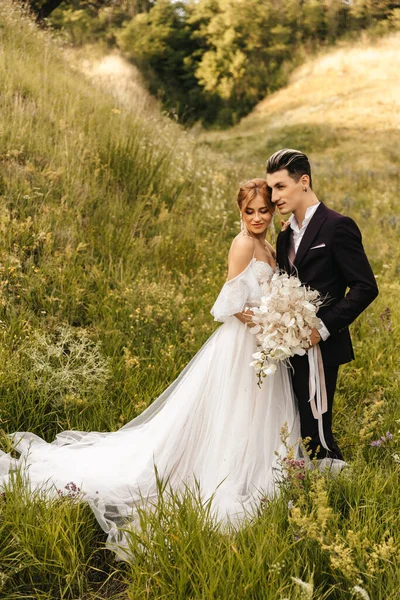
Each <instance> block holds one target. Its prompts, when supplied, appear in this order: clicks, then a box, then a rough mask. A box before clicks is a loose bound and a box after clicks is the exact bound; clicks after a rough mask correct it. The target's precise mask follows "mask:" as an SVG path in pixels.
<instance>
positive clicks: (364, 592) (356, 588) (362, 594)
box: [352, 585, 371, 600]
mask: <svg viewBox="0 0 400 600" xmlns="http://www.w3.org/2000/svg"><path fill="white" fill-rule="evenodd" d="M352 591H353V592H354V593H355V594H358V596H360V598H363V600H371V599H370V597H369V594H368V592H367V590H364V588H362V587H361V586H359V585H355V586H354V587H353V590H352Z"/></svg>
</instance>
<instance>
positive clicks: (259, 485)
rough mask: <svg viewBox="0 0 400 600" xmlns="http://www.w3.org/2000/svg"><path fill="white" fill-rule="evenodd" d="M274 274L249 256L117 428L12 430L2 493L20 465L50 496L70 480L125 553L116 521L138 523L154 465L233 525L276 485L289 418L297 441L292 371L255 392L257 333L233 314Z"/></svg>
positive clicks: (151, 489) (2, 465) (0, 458)
mask: <svg viewBox="0 0 400 600" xmlns="http://www.w3.org/2000/svg"><path fill="white" fill-rule="evenodd" d="M272 274H273V269H272V268H271V267H270V266H269V265H268V264H267V263H265V262H261V261H258V260H256V259H255V258H253V259H252V260H251V262H250V263H249V265H248V266H247V268H246V269H245V270H244V271H243V272H242V273H241V274H240V275H238V276H237V277H235V278H234V279H232V280H230V281H228V282H226V283H225V285H224V286H223V288H222V290H221V292H220V294H219V296H218V298H217V300H216V302H215V304H214V306H213V308H212V311H211V312H212V314H213V316H214V317H215V320H217V321H222V322H223V325H221V327H219V328H218V329H217V330H216V331H215V332H214V333H213V334H212V335H211V337H210V338H209V339H208V341H207V342H206V343H205V344H204V346H203V347H202V348H201V349H200V351H199V352H198V353H197V354H196V355H195V356H194V358H193V359H192V360H191V361H190V363H189V364H188V365H187V366H186V368H185V369H184V370H183V371H182V373H181V374H180V375H179V377H178V378H177V379H176V380H175V381H174V382H173V383H172V384H171V385H170V386H169V387H168V388H167V389H166V390H165V391H164V392H163V393H162V394H161V396H160V397H159V398H157V399H156V400H155V401H154V402H153V403H152V404H151V405H150V406H149V408H148V409H147V410H145V411H144V412H143V413H142V414H141V415H140V416H138V417H137V418H135V419H133V420H132V421H131V422H130V423H128V424H127V425H125V426H124V427H122V429H120V430H118V431H115V432H109V433H98V432H78V431H64V432H63V433H60V434H59V435H58V436H57V438H56V440H55V441H54V442H52V443H51V444H48V443H46V442H45V441H44V440H42V439H41V438H40V437H38V436H36V435H34V434H32V433H20V432H18V433H15V434H12V438H13V440H14V447H15V448H16V449H17V450H18V452H19V453H20V458H19V459H13V458H11V456H10V455H9V454H4V453H0V489H1V487H2V485H3V486H4V484H7V482H9V478H10V471H11V470H12V469H14V468H16V467H17V466H22V467H23V468H24V470H25V477H26V481H27V482H28V483H29V485H30V486H31V488H32V489H46V493H48V494H49V495H51V494H53V495H57V494H58V493H59V490H65V489H67V490H68V487H71V486H68V484H69V483H70V482H73V483H74V484H75V485H76V486H78V487H79V488H80V491H81V494H82V498H83V499H84V500H86V501H87V502H88V503H89V504H90V506H91V508H92V509H93V511H94V513H95V515H96V518H97V520H98V522H99V523H100V525H101V527H102V528H103V529H104V531H106V532H107V533H108V546H109V547H110V548H112V549H113V550H114V551H116V552H117V554H118V553H119V555H120V557H121V558H124V553H123V550H122V546H124V545H126V542H125V540H124V534H123V532H122V531H121V529H120V528H119V526H120V525H121V524H124V526H125V527H126V526H127V525H128V527H138V526H139V523H138V521H139V519H138V514H137V511H135V506H137V505H138V504H141V505H143V500H145V499H149V500H150V501H151V502H153V503H154V502H155V501H156V500H157V493H158V488H157V480H156V475H155V468H154V467H155V466H156V467H157V472H158V476H159V477H160V478H168V484H169V485H170V486H171V487H172V488H173V489H174V490H177V491H178V492H179V490H184V489H185V487H186V486H189V488H190V487H191V486H193V487H195V485H196V481H197V482H199V484H200V489H201V498H202V500H204V501H207V500H208V499H209V498H210V497H211V496H213V499H212V503H211V507H212V510H213V513H214V514H215V515H216V516H217V518H219V519H220V520H221V521H223V522H225V523H226V522H230V523H232V524H234V525H235V524H238V523H240V522H241V521H243V519H244V518H246V516H249V515H251V514H252V512H253V513H254V509H255V507H256V506H257V505H258V506H259V505H260V499H261V497H262V496H265V495H269V496H271V495H273V494H274V493H275V492H276V490H277V487H278V483H277V482H278V480H279V479H280V461H279V459H278V456H277V454H276V453H278V455H279V456H280V457H284V456H285V453H286V448H285V445H284V444H283V443H282V440H281V438H280V432H281V428H282V426H284V425H285V423H286V424H287V426H288V429H289V432H290V438H289V442H290V443H291V444H293V445H295V444H296V442H297V440H298V439H299V437H300V426H299V419H298V415H297V411H296V407H295V403H294V399H293V392H292V387H291V381H290V373H289V372H288V369H287V368H286V367H285V366H280V367H278V370H277V372H276V373H275V374H274V375H273V376H269V377H267V378H266V379H265V380H264V383H263V385H262V387H261V389H260V388H259V387H258V386H257V377H256V375H255V372H254V370H253V369H252V367H250V362H251V360H252V354H253V352H255V351H256V342H255V336H253V335H252V334H251V333H250V330H249V328H248V327H246V326H245V325H244V324H243V323H241V322H240V321H239V320H238V319H237V318H236V317H234V316H233V315H234V314H235V313H237V312H240V311H242V310H243V308H244V307H245V306H247V305H252V304H253V305H254V304H256V303H257V302H258V301H259V300H260V283H261V282H262V281H264V280H265V279H266V278H269V277H271V276H272ZM65 486H67V488H65ZM151 502H150V504H151Z"/></svg>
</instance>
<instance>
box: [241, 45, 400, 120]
mask: <svg viewBox="0 0 400 600" xmlns="http://www.w3.org/2000/svg"><path fill="white" fill-rule="evenodd" d="M399 72H400V34H399V33H397V34H393V35H390V36H388V37H385V38H383V39H381V40H379V41H377V42H376V43H375V44H374V45H373V46H371V45H370V42H369V43H368V45H366V42H361V43H360V44H359V45H357V46H355V47H354V46H353V47H348V46H344V47H343V48H340V49H336V50H334V51H331V52H329V53H327V54H323V55H321V56H320V57H319V58H317V59H312V60H309V61H307V63H306V64H304V65H303V66H301V67H300V68H298V69H297V70H296V71H295V72H294V74H293V76H292V77H291V80H290V83H289V85H288V86H287V87H286V88H284V89H282V90H280V91H279V92H277V93H276V94H274V95H272V96H271V97H269V98H267V99H265V100H264V101H262V102H260V104H259V105H258V106H257V107H256V109H255V111H254V113H253V115H252V117H250V119H251V118H254V117H257V116H258V115H260V114H262V115H263V116H264V117H265V115H268V117H269V118H270V119H273V120H274V121H275V123H274V124H275V125H276V126H281V125H282V124H283V123H285V124H287V125H295V124H298V123H303V122H305V121H307V122H308V123H310V124H318V125H325V124H329V125H339V126H340V127H362V128H365V127H367V128H369V129H379V130H382V129H388V128H389V129H393V128H394V127H400V78H399ZM244 122H245V121H244Z"/></svg>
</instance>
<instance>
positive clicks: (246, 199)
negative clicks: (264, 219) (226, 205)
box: [237, 177, 275, 215]
mask: <svg viewBox="0 0 400 600" xmlns="http://www.w3.org/2000/svg"><path fill="white" fill-rule="evenodd" d="M257 196H261V197H262V198H264V201H265V204H266V205H267V207H268V210H269V212H270V213H271V215H273V214H274V212H275V205H274V204H273V203H272V201H271V189H270V188H269V187H268V185H267V180H266V179H262V178H261V177H257V178H256V179H250V180H249V181H246V183H244V184H243V185H241V186H240V188H239V192H238V195H237V203H238V207H239V210H240V212H241V213H242V212H243V211H244V210H246V207H247V205H248V204H249V203H250V202H251V201H252V200H254V199H255V198H257Z"/></svg>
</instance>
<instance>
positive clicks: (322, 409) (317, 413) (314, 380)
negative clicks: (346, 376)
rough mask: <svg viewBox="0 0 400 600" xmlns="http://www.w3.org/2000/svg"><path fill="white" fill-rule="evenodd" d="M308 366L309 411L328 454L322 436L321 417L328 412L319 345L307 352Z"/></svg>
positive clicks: (326, 445)
mask: <svg viewBox="0 0 400 600" xmlns="http://www.w3.org/2000/svg"><path fill="white" fill-rule="evenodd" d="M308 364H309V367H310V379H309V391H310V399H309V402H310V404H311V410H312V414H313V417H314V419H317V420H318V434H319V439H320V441H321V444H322V446H323V447H324V448H325V450H328V452H330V449H329V447H328V444H327V443H326V440H325V435H324V424H323V417H322V416H323V415H324V414H325V413H326V412H327V411H328V398H327V394H326V384H325V373H324V364H323V361H322V354H321V348H320V347H319V344H317V345H316V346H313V347H312V348H310V349H309V351H308Z"/></svg>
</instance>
